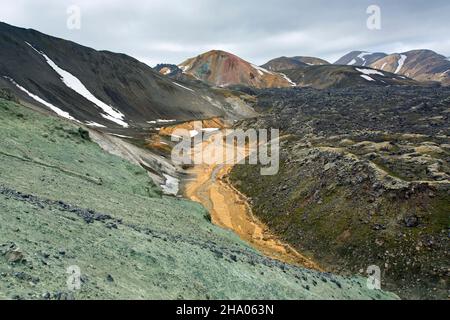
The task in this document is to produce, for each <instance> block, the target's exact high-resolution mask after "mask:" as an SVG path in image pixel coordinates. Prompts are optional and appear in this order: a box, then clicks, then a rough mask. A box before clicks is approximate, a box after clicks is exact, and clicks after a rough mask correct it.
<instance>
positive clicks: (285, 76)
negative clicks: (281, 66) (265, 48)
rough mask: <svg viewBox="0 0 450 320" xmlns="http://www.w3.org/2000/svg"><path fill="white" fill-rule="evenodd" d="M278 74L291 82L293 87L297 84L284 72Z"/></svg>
mask: <svg viewBox="0 0 450 320" xmlns="http://www.w3.org/2000/svg"><path fill="white" fill-rule="evenodd" d="M280 74H281V76H282V77H283V78H284V79H286V81H288V82H289V83H290V84H291V86H293V87H296V86H297V84H296V83H295V82H294V81H292V80H291V79H289V77H288V76H287V75H285V74H284V73H280Z"/></svg>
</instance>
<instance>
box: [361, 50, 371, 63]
mask: <svg viewBox="0 0 450 320" xmlns="http://www.w3.org/2000/svg"><path fill="white" fill-rule="evenodd" d="M370 55H371V53H370V52H362V53H360V54H359V55H358V58H360V59H361V60H362V61H363V62H364V63H363V66H365V65H366V63H367V60H366V59H364V57H365V56H370Z"/></svg>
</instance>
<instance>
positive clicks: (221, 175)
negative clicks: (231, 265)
mask: <svg viewBox="0 0 450 320" xmlns="http://www.w3.org/2000/svg"><path fill="white" fill-rule="evenodd" d="M205 147H207V146H205ZM231 169H232V166H230V165H225V164H215V165H207V164H203V165H197V166H195V167H194V168H193V169H191V170H190V174H191V178H190V179H188V180H187V181H186V182H185V184H184V188H183V189H184V190H183V192H184V196H185V197H187V198H189V199H191V200H193V201H196V202H199V203H201V204H203V206H205V207H206V209H208V211H209V212H210V214H211V218H212V222H213V223H214V224H216V225H218V226H221V227H223V228H227V229H230V230H232V231H234V232H235V233H236V234H237V235H239V237H240V238H241V239H243V240H245V241H246V242H248V243H249V244H251V245H252V246H253V247H254V248H256V249H257V250H259V251H260V252H262V253H263V254H265V255H266V256H268V257H271V258H274V259H277V260H280V261H284V262H287V263H290V264H295V265H299V266H303V267H307V268H309V269H316V270H321V271H322V269H321V268H320V267H319V266H318V265H317V264H316V263H314V262H313V261H311V260H310V259H308V258H307V257H305V256H303V255H302V254H300V253H299V252H297V251H296V250H295V249H294V248H292V247H291V246H289V245H288V244H285V243H283V242H282V241H281V240H279V239H277V238H276V237H275V236H274V235H273V234H271V233H270V231H269V229H268V228H267V227H266V226H265V225H264V224H263V223H261V222H260V221H259V220H258V219H257V218H256V217H255V216H254V215H253V214H252V210H251V207H250V205H249V204H248V202H247V199H246V198H245V196H244V195H242V194H241V193H240V192H239V191H238V190H236V189H235V188H234V187H233V186H232V185H231V184H230V183H229V181H228V179H227V175H228V173H229V172H230V170H231Z"/></svg>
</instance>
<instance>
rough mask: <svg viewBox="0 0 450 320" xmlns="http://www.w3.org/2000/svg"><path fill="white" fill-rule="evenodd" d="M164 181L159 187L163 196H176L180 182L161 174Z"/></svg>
mask: <svg viewBox="0 0 450 320" xmlns="http://www.w3.org/2000/svg"><path fill="white" fill-rule="evenodd" d="M163 176H164V178H166V181H165V183H164V184H162V185H161V188H162V190H163V192H164V193H165V194H168V195H173V196H176V195H177V194H178V190H179V185H180V181H179V180H178V179H177V178H174V177H172V176H170V175H168V174H165V173H164V174H163Z"/></svg>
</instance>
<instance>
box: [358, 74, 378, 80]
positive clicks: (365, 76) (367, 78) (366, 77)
mask: <svg viewBox="0 0 450 320" xmlns="http://www.w3.org/2000/svg"><path fill="white" fill-rule="evenodd" d="M361 77H362V78H364V79H366V80H367V81H375V80H374V79H372V78H371V77H369V76H368V75H365V74H362V75H361Z"/></svg>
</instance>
